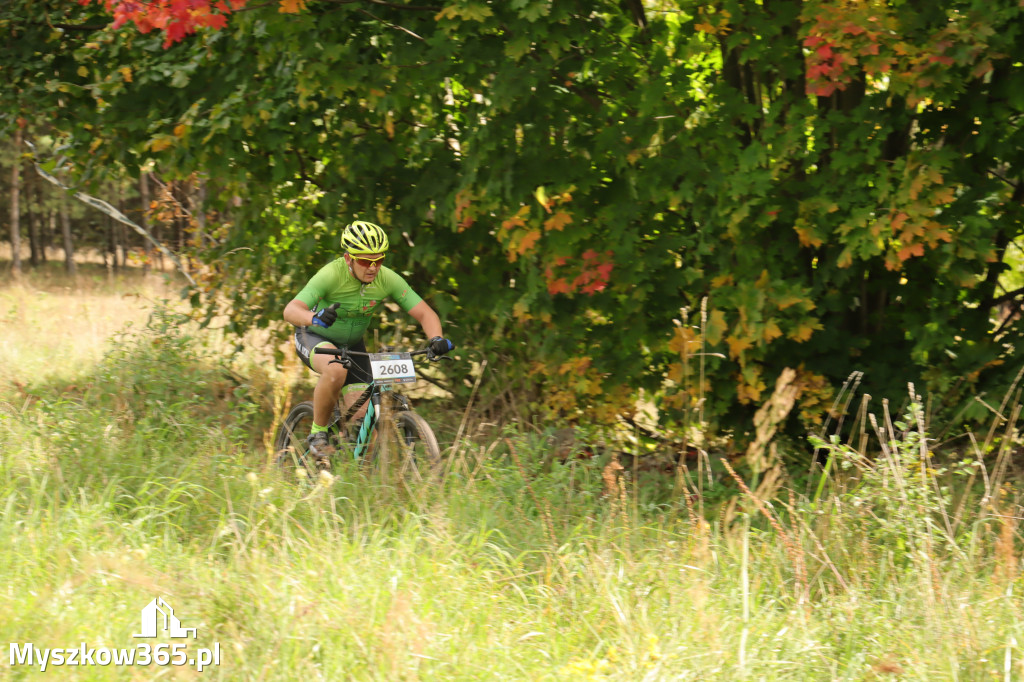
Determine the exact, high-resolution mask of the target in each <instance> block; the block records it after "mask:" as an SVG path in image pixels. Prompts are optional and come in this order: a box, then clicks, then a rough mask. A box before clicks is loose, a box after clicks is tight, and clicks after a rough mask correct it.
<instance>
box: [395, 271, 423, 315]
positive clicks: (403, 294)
mask: <svg viewBox="0 0 1024 682" xmlns="http://www.w3.org/2000/svg"><path fill="white" fill-rule="evenodd" d="M388 296H390V297H391V299H392V300H393V301H394V302H395V303H397V304H398V305H399V306H400V307H401V308H402V310H404V311H405V312H409V311H410V310H412V309H413V308H415V307H416V306H417V305H418V304H419V303H420V302H421V301H422V300H423V299H422V298H420V296H419V294H417V293H416V292H415V291H413V290H412V287H411V286H409V284H408V282H406V281H405V279H404V278H403V277H402V276H401V275H399V274H398V273H397V272H395V271H394V270H392V271H391V277H389V278H388Z"/></svg>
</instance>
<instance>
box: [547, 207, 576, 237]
mask: <svg viewBox="0 0 1024 682" xmlns="http://www.w3.org/2000/svg"><path fill="white" fill-rule="evenodd" d="M571 222H572V216H571V215H569V214H568V213H566V212H565V211H559V212H558V213H556V214H554V215H553V216H551V217H550V218H548V219H547V220H545V221H544V229H545V230H546V231H548V232H550V231H551V230H558V231H561V230H564V229H565V226H566V225H568V224H569V223H571Z"/></svg>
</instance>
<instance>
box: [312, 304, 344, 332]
mask: <svg viewBox="0 0 1024 682" xmlns="http://www.w3.org/2000/svg"><path fill="white" fill-rule="evenodd" d="M337 319H338V304H337V303H333V304H331V305H329V306H327V307H326V308H323V309H321V310H318V311H316V312H315V313H313V326H316V327H323V328H324V329H326V328H327V327H330V326H331V325H332V324H334V321H335V320H337Z"/></svg>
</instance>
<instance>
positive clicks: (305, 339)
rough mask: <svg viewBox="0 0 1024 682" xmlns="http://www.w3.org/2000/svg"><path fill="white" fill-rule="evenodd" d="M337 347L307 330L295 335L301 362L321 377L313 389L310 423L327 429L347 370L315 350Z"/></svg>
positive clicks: (304, 329) (303, 329)
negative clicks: (311, 420) (311, 418)
mask: <svg viewBox="0 0 1024 682" xmlns="http://www.w3.org/2000/svg"><path fill="white" fill-rule="evenodd" d="M319 347H325V348H337V346H336V345H335V344H334V343H332V342H331V341H329V340H327V339H325V338H324V337H322V336H320V335H319V334H315V333H313V332H311V331H309V330H308V329H306V328H301V329H299V330H298V331H296V332H295V351H296V352H297V353H298V354H299V357H300V358H301V359H302V362H303V363H304V364H305V365H306V366H307V367H309V368H310V369H312V370H313V371H314V372H316V373H317V374H319V375H320V378H319V379H317V382H316V388H314V389H313V423H314V424H316V425H318V426H323V427H326V426H327V425H328V424H329V423H330V420H331V413H333V412H334V406H335V405H337V404H338V396H339V394H340V393H341V387H342V386H344V385H345V380H346V379H347V377H348V370H346V369H345V367H343V366H342V364H341V363H340V362H334V363H332V362H331V360H333V359H334V356H332V355H317V354H316V353H314V352H313V351H314V350H315V349H316V348H319Z"/></svg>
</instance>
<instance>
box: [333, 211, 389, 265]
mask: <svg viewBox="0 0 1024 682" xmlns="http://www.w3.org/2000/svg"><path fill="white" fill-rule="evenodd" d="M341 248H343V249H344V250H345V251H346V252H347V253H350V254H352V255H354V256H355V255H359V254H363V253H384V252H386V251H387V250H388V236H387V235H386V234H384V230H383V229H382V228H381V227H380V225H375V224H373V223H368V222H366V221H364V220H357V221H355V222H353V223H349V225H348V226H347V227H346V228H345V231H344V232H342V233H341Z"/></svg>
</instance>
